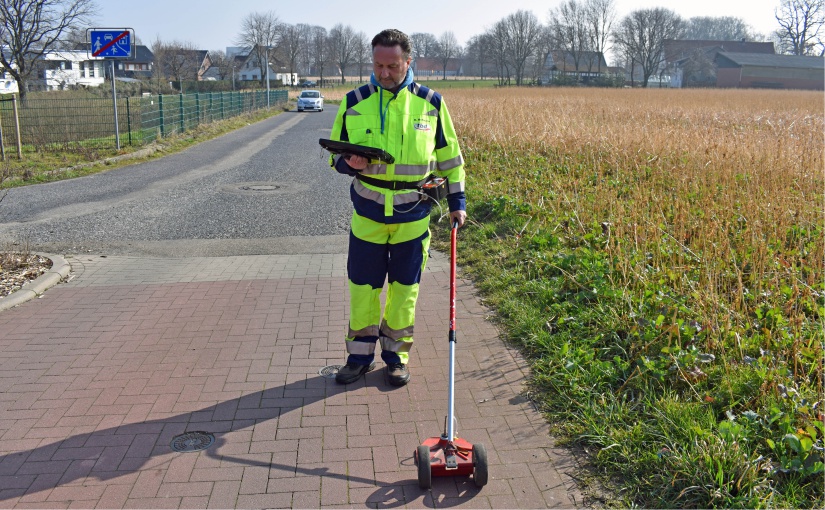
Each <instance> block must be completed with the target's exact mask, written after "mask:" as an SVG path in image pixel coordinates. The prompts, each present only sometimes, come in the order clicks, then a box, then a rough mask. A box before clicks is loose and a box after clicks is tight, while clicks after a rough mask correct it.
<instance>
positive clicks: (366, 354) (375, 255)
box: [347, 214, 389, 365]
mask: <svg viewBox="0 0 825 510" xmlns="http://www.w3.org/2000/svg"><path fill="white" fill-rule="evenodd" d="M359 218H360V217H359V216H357V215H355V214H353V218H352V231H351V232H350V238H349V257H348V259H347V274H348V276H349V280H350V281H349V295H350V315H349V333H348V334H347V352H348V353H349V357H348V358H347V361H348V362H350V363H358V364H361V365H367V364H369V363H371V362H372V360H373V359H374V357H375V356H374V354H375V343H376V342H377V341H378V325H379V324H380V322H381V290H382V288H383V286H384V280H385V279H386V275H387V259H388V258H389V250H388V249H387V245H386V242H387V239H388V238H389V235H388V234H387V233H386V232H385V233H383V235H382V233H381V232H380V230H373V231H371V232H369V233H370V234H372V235H367V236H365V237H367V238H368V239H364V238H362V237H359V236H357V235H356V232H357V231H358V230H360V229H358V227H357V225H358V224H359ZM361 219H364V218H361ZM362 235H364V234H363V232H362ZM382 237H383V239H382ZM373 240H374V241H379V242H373Z"/></svg>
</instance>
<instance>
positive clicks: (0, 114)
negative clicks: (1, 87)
mask: <svg viewBox="0 0 825 510" xmlns="http://www.w3.org/2000/svg"><path fill="white" fill-rule="evenodd" d="M0 152H2V154H3V161H6V144H5V143H4V142H3V108H2V103H0Z"/></svg>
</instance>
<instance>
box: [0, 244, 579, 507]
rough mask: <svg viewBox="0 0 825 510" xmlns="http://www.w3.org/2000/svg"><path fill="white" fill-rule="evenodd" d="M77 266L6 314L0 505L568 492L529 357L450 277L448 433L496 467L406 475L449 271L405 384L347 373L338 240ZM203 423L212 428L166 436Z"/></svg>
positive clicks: (424, 413) (433, 272)
mask: <svg viewBox="0 0 825 510" xmlns="http://www.w3.org/2000/svg"><path fill="white" fill-rule="evenodd" d="M68 260H69V262H70V263H71V264H72V269H73V277H72V279H71V281H70V282H69V283H66V284H62V285H59V286H57V287H54V288H52V289H50V290H49V291H48V292H47V293H46V294H45V295H44V296H43V297H42V298H41V299H36V300H33V301H29V302H27V303H25V304H23V305H21V306H19V307H17V308H13V309H10V310H7V311H4V312H2V313H0V351H2V353H3V356H2V358H0V508H28V507H37V508H44V507H48V508H72V507H83V508H95V507H98V508H229V507H242V508H261V507H271V508H290V507H291V508H307V507H309V508H313V507H325V508H338V507H341V508H351V507H357V508H385V507H409V508H424V507H428V508H433V507H437V508H438V507H469V508H502V507H522V508H527V507H530V508H539V507H547V508H572V507H575V506H577V504H581V501H582V499H581V497H580V495H579V493H578V492H577V490H576V488H575V486H574V484H573V482H572V478H571V476H570V475H571V473H572V471H573V470H574V469H575V461H574V460H573V459H571V458H570V457H569V456H568V454H567V453H566V451H565V450H563V449H559V448H556V447H555V445H554V443H553V439H552V438H551V437H550V436H549V434H548V428H547V426H546V424H545V423H544V421H543V419H542V418H541V416H540V415H539V414H538V413H537V412H536V411H535V410H534V409H533V408H532V406H531V404H530V403H529V402H528V401H527V400H526V399H525V398H523V397H522V396H521V393H522V389H523V382H524V376H525V373H526V370H527V367H526V365H525V363H524V362H523V360H521V358H519V356H518V355H517V354H516V353H514V352H513V351H512V350H510V349H509V348H507V347H506V346H505V345H504V344H503V343H502V342H501V340H500V339H499V337H498V333H497V331H496V329H495V328H494V327H493V326H492V325H491V324H490V323H489V322H488V321H487V320H486V319H485V317H486V316H487V315H488V314H489V311H488V310H486V309H485V308H484V307H483V306H482V305H481V304H480V303H479V301H478V300H477V298H476V296H475V295H474V290H473V288H472V286H471V285H470V284H469V283H468V282H460V286H459V290H458V303H457V316H458V338H459V341H458V344H457V366H456V370H457V385H456V415H457V417H458V420H459V426H458V433H459V435H460V436H461V437H463V438H464V439H466V440H468V441H470V442H476V443H483V444H484V445H485V446H486V448H487V450H488V457H489V463H490V465H489V472H490V481H489V484H488V485H487V486H486V487H484V488H482V489H478V488H476V487H475V486H474V485H473V483H472V481H471V480H470V479H466V478H436V479H434V481H433V488H432V490H430V491H422V490H421V489H420V488H418V484H417V474H416V468H415V465H414V463H413V459H412V455H413V451H414V450H415V447H416V446H417V445H418V444H419V443H420V442H421V441H423V440H424V439H426V438H427V437H429V436H436V435H439V434H440V433H441V428H442V427H443V420H444V415H445V414H446V399H447V352H448V344H447V298H448V295H447V294H448V289H449V268H448V264H447V261H446V260H444V257H443V256H442V255H441V254H438V253H434V254H433V257H432V258H431V261H430V263H429V266H428V269H427V271H426V273H425V276H424V278H423V280H422V293H421V299H420V301H419V308H418V321H417V324H416V342H415V347H414V348H413V352H412V355H411V361H410V367H411V373H412V381H411V383H410V385H408V386H406V387H403V388H393V387H391V386H389V385H388V384H387V382H386V380H385V374H384V371H383V365H382V364H381V363H380V361H379V362H378V369H376V370H375V371H373V372H371V373H369V374H367V376H366V377H365V378H364V379H363V380H361V381H359V382H357V383H355V384H352V385H350V386H347V387H342V386H339V385H337V384H335V382H334V381H332V380H329V379H325V378H323V377H321V376H319V374H318V371H319V369H321V368H322V367H324V366H326V365H331V364H341V363H343V360H344V345H343V334H344V332H345V330H346V326H347V313H348V311H347V310H348V309H347V296H346V277H345V263H346V261H345V256H344V255H295V256H286V255H278V256H274V255H273V256H255V257H223V258H188V259H163V258H130V257H108V258H103V257H96V256H80V257H77V258H74V259H71V258H70V259H68ZM188 431H206V432H210V433H212V434H214V435H215V444H214V445H213V446H211V447H210V448H209V449H207V450H205V451H201V452H197V453H176V452H173V451H172V449H171V448H170V442H171V441H172V439H173V438H174V437H175V436H176V435H178V434H181V433H183V432H188Z"/></svg>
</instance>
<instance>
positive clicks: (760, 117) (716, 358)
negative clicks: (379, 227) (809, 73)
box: [444, 88, 825, 507]
mask: <svg viewBox="0 0 825 510" xmlns="http://www.w3.org/2000/svg"><path fill="white" fill-rule="evenodd" d="M444 95H445V98H446V101H447V105H448V107H449V109H450V113H451V114H452V117H453V119H454V121H455V124H456V130H457V132H458V133H459V135H460V137H461V139H462V148H463V150H464V153H465V159H466V161H467V172H468V186H467V190H468V191H467V193H468V207H469V213H470V218H471V226H470V228H467V229H464V231H465V232H463V237H464V238H465V241H464V249H463V254H462V256H463V258H464V260H463V265H464V266H465V268H466V270H467V271H468V273H469V274H471V275H473V277H474V278H475V279H476V281H477V282H478V283H479V285H480V287H481V288H482V291H483V292H484V293H485V297H486V298H487V300H488V302H490V303H492V304H493V305H494V306H495V307H496V309H497V311H498V312H499V314H500V316H501V320H502V322H503V323H504V324H505V329H506V331H507V334H508V335H509V336H510V337H511V338H512V339H513V340H514V341H515V342H517V343H519V344H520V345H522V347H523V348H524V349H525V350H526V352H527V353H528V354H530V355H531V356H533V360H534V361H533V373H534V378H535V384H536V386H537V387H538V388H539V390H540V393H541V392H543V397H542V398H543V405H544V408H545V411H546V412H547V413H548V414H549V415H550V416H551V418H552V420H553V421H554V422H555V423H561V424H563V427H564V428H565V429H566V430H567V431H568V432H570V434H571V437H573V438H574V439H575V438H578V439H577V440H578V441H581V442H583V443H586V444H588V445H589V447H591V448H594V447H595V451H598V452H599V453H598V455H596V456H595V459H596V461H597V463H600V465H601V467H602V468H603V469H605V472H608V473H612V474H614V475H615V474H620V475H621V476H622V477H623V478H624V479H625V480H626V482H627V483H629V484H630V486H632V487H633V490H632V491H630V492H628V493H626V497H627V498H628V499H627V501H625V504H630V502H633V503H635V504H639V505H641V506H657V507H662V506H664V507H684V506H687V507H717V506H739V505H745V506H746V507H760V506H790V507H800V506H801V507H805V506H808V505H813V506H817V505H819V504H820V503H821V502H822V486H821V476H822V473H823V464H822V460H823V458H822V447H823V438H822V436H823V434H825V426H823V414H822V405H823V403H822V389H823V386H822V380H823V367H822V364H823V360H822V358H823V325H822V324H823V319H824V318H825V275H824V274H823V261H825V249H823V247H824V246H825V240H824V239H825V235H824V233H825V228H824V227H823V213H825V195H824V194H823V192H824V191H825V176H824V175H823V150H824V149H825V140H823V139H824V138H825V134H824V133H825V122H824V121H823V107H824V105H823V95H822V93H821V92H803V91H758V90H640V89H607V90H606V89H583V88H575V89H563V88H551V89H532V88H530V89H515V88H512V89H494V90H492V89H480V90H467V89H465V90H449V91H445V94H444ZM633 424H635V425H633ZM732 430H734V431H735V432H731V431H732ZM608 447H609V448H608ZM662 452H667V455H666V456H664V457H663V454H662ZM817 477H818V478H817ZM817 480H818V481H817ZM812 482H813V483H812Z"/></svg>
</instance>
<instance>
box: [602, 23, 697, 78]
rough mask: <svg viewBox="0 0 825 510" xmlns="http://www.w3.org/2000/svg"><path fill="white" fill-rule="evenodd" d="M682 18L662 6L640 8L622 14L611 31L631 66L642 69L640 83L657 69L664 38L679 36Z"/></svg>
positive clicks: (663, 57) (661, 57) (661, 58)
mask: <svg viewBox="0 0 825 510" xmlns="http://www.w3.org/2000/svg"><path fill="white" fill-rule="evenodd" d="M682 25H683V22H682V19H681V18H680V17H679V15H678V14H676V13H675V12H674V11H672V10H670V9H665V8H662V7H656V8H653V9H639V10H636V11H633V12H631V13H630V14H628V15H627V16H625V17H624V18H623V19H622V21H621V22H620V23H619V27H618V29H617V30H616V33H615V34H614V38H615V39H614V40H615V42H616V44H618V45H619V46H620V52H621V53H623V54H624V55H625V56H626V58H627V59H628V60H629V61H630V65H631V66H633V67H631V69H630V72H631V73H633V71H634V67H635V65H639V66H640V67H641V69H642V86H643V87H647V85H648V83H649V81H650V77H651V76H653V74H655V73H657V72H659V71H660V69H661V68H662V64H663V63H664V60H665V51H664V41H665V39H679V38H680V37H681V34H682V30H683V28H682Z"/></svg>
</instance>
